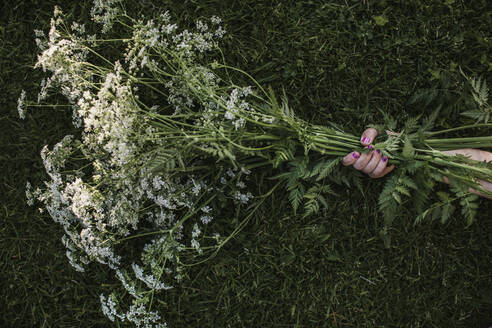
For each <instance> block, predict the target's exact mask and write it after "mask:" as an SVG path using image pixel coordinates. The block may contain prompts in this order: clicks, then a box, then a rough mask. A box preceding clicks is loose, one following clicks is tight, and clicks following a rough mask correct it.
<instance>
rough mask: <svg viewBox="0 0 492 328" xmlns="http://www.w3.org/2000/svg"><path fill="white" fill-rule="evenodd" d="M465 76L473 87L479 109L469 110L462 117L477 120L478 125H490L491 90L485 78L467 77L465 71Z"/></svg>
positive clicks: (473, 94) (474, 97)
mask: <svg viewBox="0 0 492 328" xmlns="http://www.w3.org/2000/svg"><path fill="white" fill-rule="evenodd" d="M461 73H462V74H463V76H464V77H465V78H466V79H467V80H468V82H469V83H470V85H471V87H472V96H473V100H474V101H475V103H476V105H477V107H478V109H475V110H468V111H464V112H462V113H461V115H463V116H466V117H470V118H472V119H474V120H476V123H479V122H480V121H483V122H484V123H488V121H489V118H490V114H491V113H492V105H489V103H488V99H489V88H488V87H487V83H486V82H485V79H484V78H483V77H479V78H473V77H468V76H466V75H465V74H464V73H463V71H462V72H461Z"/></svg>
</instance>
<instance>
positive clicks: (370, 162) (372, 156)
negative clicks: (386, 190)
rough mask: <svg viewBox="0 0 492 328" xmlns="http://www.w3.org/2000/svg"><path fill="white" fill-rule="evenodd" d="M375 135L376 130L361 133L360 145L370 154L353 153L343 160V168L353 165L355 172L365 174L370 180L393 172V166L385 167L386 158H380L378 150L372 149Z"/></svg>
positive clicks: (376, 133) (371, 129)
mask: <svg viewBox="0 0 492 328" xmlns="http://www.w3.org/2000/svg"><path fill="white" fill-rule="evenodd" d="M377 135H378V131H377V130H376V129H373V128H369V129H366V130H365V131H364V132H363V133H362V136H361V138H360V143H361V144H362V145H364V146H368V148H369V149H372V150H371V152H370V153H369V154H359V153H358V152H356V151H353V152H351V153H349V154H348V155H347V156H345V157H344V158H343V160H342V164H343V165H345V166H348V165H353V166H354V168H355V169H356V170H359V171H362V172H364V173H366V174H367V175H369V177H371V178H381V177H384V176H385V175H386V174H388V173H390V172H391V171H393V169H394V168H395V166H394V165H391V166H390V167H386V166H387V165H388V158H387V157H386V156H382V157H381V152H380V151H379V149H374V146H372V145H371V142H373V141H374V139H376V137H377Z"/></svg>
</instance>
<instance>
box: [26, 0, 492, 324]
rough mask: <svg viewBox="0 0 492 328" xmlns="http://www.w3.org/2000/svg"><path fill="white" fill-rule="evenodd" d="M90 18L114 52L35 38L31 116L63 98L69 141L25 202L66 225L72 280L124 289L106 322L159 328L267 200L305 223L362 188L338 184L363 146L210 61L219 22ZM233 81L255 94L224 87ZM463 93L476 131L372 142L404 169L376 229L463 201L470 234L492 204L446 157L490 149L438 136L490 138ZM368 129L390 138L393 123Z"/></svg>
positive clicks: (107, 309)
mask: <svg viewBox="0 0 492 328" xmlns="http://www.w3.org/2000/svg"><path fill="white" fill-rule="evenodd" d="M92 16H93V18H94V20H95V21H96V22H98V23H102V24H103V28H102V35H104V33H106V32H108V31H110V30H111V29H112V28H115V27H113V25H117V27H118V33H119V34H118V35H119V38H102V36H101V35H88V34H87V33H86V32H85V26H84V25H82V24H79V23H76V22H73V23H71V25H70V27H69V26H68V25H67V22H66V21H65V20H64V15H63V13H62V12H61V11H60V10H59V9H58V8H55V12H54V17H53V19H52V22H51V29H50V31H49V33H48V34H47V35H45V34H44V33H43V32H42V31H35V32H36V37H37V38H36V42H37V44H38V46H39V48H40V55H39V57H38V61H37V63H36V67H38V68H42V69H43V71H45V72H51V75H50V76H49V77H48V78H47V79H46V80H43V81H42V83H41V91H40V93H39V95H38V101H37V103H38V104H39V103H41V102H43V101H45V100H46V99H48V97H49V94H50V92H53V91H54V92H61V94H62V95H63V96H64V97H66V99H67V100H68V102H69V107H71V109H72V110H73V123H74V125H75V127H77V128H79V129H78V130H77V131H78V132H77V136H75V135H68V136H65V137H64V138H63V139H62V140H61V141H60V142H59V143H57V144H56V145H55V146H54V147H53V148H52V149H49V148H48V146H45V147H44V148H43V149H42V151H41V157H42V159H43V162H44V166H45V168H46V172H47V173H48V175H49V178H50V179H49V180H48V181H46V182H45V186H44V188H33V187H32V186H31V185H30V184H29V183H28V184H27V192H26V193H27V198H28V203H29V204H30V205H32V204H34V202H35V201H37V202H40V203H42V204H43V207H42V209H41V210H46V211H47V212H48V213H49V214H50V216H51V217H52V218H53V220H54V221H55V222H58V223H59V224H61V225H62V226H63V228H64V231H65V234H64V236H63V238H62V242H63V243H64V245H65V246H66V248H67V252H66V254H67V257H68V259H69V261H70V263H71V264H72V265H73V266H74V267H75V269H76V270H78V271H84V270H85V269H84V268H85V267H86V265H88V264H89V263H90V262H92V261H97V262H100V263H103V264H105V265H107V266H108V267H109V268H110V269H111V270H113V271H114V273H115V276H116V277H117V279H119V280H120V281H121V285H122V291H119V292H117V291H115V292H114V293H112V294H110V295H103V294H102V295H101V296H100V300H101V304H102V310H103V312H104V314H105V315H106V316H107V317H108V318H109V319H110V320H112V321H115V320H118V321H121V322H125V321H126V322H131V323H133V324H135V325H136V326H137V327H164V326H165V323H164V321H163V320H162V319H161V316H160V314H159V313H157V311H155V310H153V309H152V305H153V302H154V297H155V295H157V294H158V293H160V292H163V291H164V290H167V289H169V288H172V286H173V285H174V284H175V283H179V281H180V280H181V279H182V278H183V274H182V273H183V268H184V267H185V266H186V265H189V264H190V263H194V262H197V261H202V259H206V258H208V257H211V256H213V255H214V254H216V253H217V252H218V251H219V250H220V248H221V247H223V245H224V244H225V243H227V241H228V240H230V239H231V238H233V237H234V236H235V235H236V234H237V233H238V232H239V231H240V230H241V228H242V227H243V226H244V225H245V224H246V223H247V222H248V220H249V219H250V218H251V217H252V216H253V215H254V213H255V211H256V209H258V207H259V206H261V204H262V203H263V202H264V200H265V199H267V198H268V197H269V196H270V195H271V194H272V193H273V192H274V191H275V190H277V189H280V188H285V189H286V191H287V193H288V197H289V199H290V201H291V203H292V206H293V211H294V212H297V211H298V209H299V206H301V205H302V206H303V215H305V216H307V215H311V214H313V213H316V212H318V211H319V210H320V209H321V208H322V207H323V206H327V200H326V195H333V196H336V193H335V192H334V191H333V189H332V188H331V187H330V183H335V184H344V185H346V186H352V185H355V186H357V187H358V188H360V189H362V184H361V179H360V174H358V173H357V172H355V171H354V172H351V173H349V174H347V173H346V172H345V173H344V172H343V171H342V170H343V168H341V167H340V165H339V162H340V160H341V158H342V157H343V156H345V155H346V154H347V153H349V152H351V151H353V150H359V151H363V148H362V146H361V144H360V141H359V137H358V136H354V135H352V134H350V133H347V132H345V131H343V129H342V128H341V127H340V126H338V125H337V124H336V123H328V124H327V125H326V126H324V125H315V124H310V123H308V122H306V121H304V120H302V119H300V118H299V117H296V115H295V113H294V111H293V109H292V108H290V107H289V104H288V99H287V97H286V96H285V93H284V94H283V95H282V97H280V99H279V98H278V97H277V96H276V95H275V94H274V92H273V91H272V90H271V89H265V88H264V87H262V86H261V85H260V84H259V83H257V82H256V81H255V80H254V78H253V77H251V76H250V75H249V74H248V73H247V72H243V71H241V70H239V69H237V68H234V67H230V66H227V65H226V64H225V63H220V62H218V61H216V60H210V58H212V56H210V54H211V53H215V54H220V48H219V47H218V44H217V42H218V40H220V39H221V38H222V36H223V35H224V34H225V31H224V30H223V28H222V27H221V25H220V23H221V20H220V19H219V18H218V17H211V18H210V20H209V21H206V22H205V21H197V22H196V28H195V30H193V31H190V30H180V29H179V27H178V26H177V25H176V24H174V23H172V21H171V16H170V14H169V13H168V12H164V13H162V14H160V15H159V16H158V17H156V18H153V19H150V20H142V19H135V18H132V17H130V16H128V15H127V14H126V13H125V11H124V9H123V7H122V5H121V3H120V2H119V1H117V0H111V1H106V2H104V3H103V2H101V1H98V0H96V1H95V3H94V8H93V10H92ZM109 45H111V46H114V47H120V48H117V49H121V53H122V55H121V56H120V57H119V58H107V57H105V56H103V55H102V53H101V52H99V51H98V49H100V48H102V47H107V46H109ZM231 72H235V73H238V74H243V75H244V76H245V77H246V78H247V79H249V80H250V81H251V86H238V85H236V84H234V82H233V81H232V80H231V78H230V73H231ZM472 82H473V83H472V86H473V87H474V91H475V94H474V96H475V97H476V100H477V103H478V104H479V109H478V110H477V111H475V112H471V113H470V112H469V113H466V114H467V115H471V116H472V117H474V118H476V119H479V120H483V121H484V123H481V124H475V125H470V126H461V127H457V128H454V129H448V130H443V131H431V129H432V128H433V123H434V120H435V118H436V116H437V114H438V110H436V111H435V112H434V113H433V114H432V115H430V116H429V117H427V118H425V119H424V120H423V122H422V123H421V124H419V118H420V117H417V118H414V119H411V120H409V121H407V122H406V124H405V126H404V127H403V129H402V130H401V131H400V132H399V133H393V132H391V131H388V133H387V135H386V138H385V140H378V141H377V142H376V143H375V147H376V148H378V149H380V150H381V152H382V153H383V154H384V155H385V156H387V157H388V158H390V159H391V160H392V161H393V162H395V163H398V165H399V170H398V173H397V172H395V173H394V174H393V175H392V176H391V177H390V178H389V179H388V180H387V181H386V185H385V187H384V189H383V190H382V192H381V194H380V197H379V209H380V210H381V211H382V212H383V214H384V218H385V221H386V224H390V223H391V221H392V220H393V218H394V217H395V215H396V212H397V210H398V206H399V205H400V204H402V203H403V200H402V196H407V197H410V196H411V197H413V198H412V201H413V203H414V204H415V206H416V208H417V209H418V210H419V211H420V215H419V216H418V217H417V219H418V220H420V219H423V218H425V216H426V215H432V216H436V217H441V218H442V220H443V221H445V220H447V219H448V218H449V217H450V215H451V214H452V213H453V211H454V209H455V206H453V205H452V202H453V201H454V200H456V199H459V201H460V204H461V206H462V214H463V215H464V216H465V218H466V219H467V221H468V223H469V224H470V223H471V222H472V221H473V218H474V215H475V212H476V209H477V204H476V199H477V198H478V197H477V196H476V195H473V194H471V193H469V192H468V188H469V187H473V188H474V189H476V190H479V191H481V192H483V193H484V194H488V195H490V194H491V193H490V192H488V191H487V190H484V189H483V188H482V187H481V185H480V184H479V183H478V182H477V181H478V179H485V180H492V165H491V164H489V163H481V162H477V161H472V160H470V159H468V158H466V157H464V156H460V155H458V156H450V155H447V154H445V153H443V152H442V150H448V149H454V148H463V147H468V148H478V147H490V146H492V136H486V137H471V138H455V139H438V138H436V137H435V136H436V135H438V134H442V133H445V132H450V131H456V130H460V129H467V128H472V127H478V126H481V127H484V126H488V127H490V126H492V124H489V123H488V119H489V113H490V106H489V105H488V104H487V96H488V95H487V88H486V85H485V82H484V81H481V80H472ZM35 106H41V105H36V104H34V103H28V102H26V100H25V93H22V95H21V97H20V99H19V106H18V110H19V114H20V116H21V118H24V116H25V108H26V107H35ZM374 127H375V128H377V129H378V130H379V131H381V132H382V131H384V130H386V129H389V130H395V129H396V121H395V120H391V119H390V118H388V120H387V124H386V125H380V126H374ZM259 174H261V175H263V176H265V175H266V176H267V177H268V178H269V179H270V180H271V181H272V183H271V188H270V189H269V190H268V191H267V192H265V193H264V194H257V193H256V192H254V191H253V190H254V189H253V188H252V187H253V186H252V181H253V180H254V178H255V176H257V175H259ZM442 175H446V176H448V177H449V179H450V182H451V190H452V191H453V192H454V194H455V196H454V197H451V196H450V195H449V194H448V193H444V192H441V193H439V197H440V201H439V202H438V203H435V204H433V205H432V206H431V207H430V208H428V209H425V204H426V200H427V199H428V198H429V194H430V192H431V191H432V189H433V186H434V185H435V183H436V182H439V181H442ZM412 190H413V196H412V193H411V191H412ZM231 209H233V211H232V213H231ZM224 215H226V216H232V217H234V218H235V219H234V220H232V221H234V222H231V226H229V227H224V226H217V225H214V218H216V217H221V216H224ZM238 218H241V220H240V222H239V219H238ZM211 228H212V229H215V230H216V231H215V232H211V231H210V230H211Z"/></svg>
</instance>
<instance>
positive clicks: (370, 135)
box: [360, 128, 378, 146]
mask: <svg viewBox="0 0 492 328" xmlns="http://www.w3.org/2000/svg"><path fill="white" fill-rule="evenodd" d="M377 136H378V130H376V129H375V128H368V129H366V130H364V132H362V136H361V137H360V143H361V144H363V145H364V146H367V145H370V144H371V142H373V141H374V139H376V137H377Z"/></svg>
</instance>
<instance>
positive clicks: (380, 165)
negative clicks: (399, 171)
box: [369, 156, 395, 179]
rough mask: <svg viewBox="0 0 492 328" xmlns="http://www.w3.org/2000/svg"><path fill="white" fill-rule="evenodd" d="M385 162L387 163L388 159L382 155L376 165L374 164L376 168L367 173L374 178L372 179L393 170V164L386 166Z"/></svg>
mask: <svg viewBox="0 0 492 328" xmlns="http://www.w3.org/2000/svg"><path fill="white" fill-rule="evenodd" d="M385 159H386V160H385ZM387 164H388V160H387V158H386V157H385V156H384V157H383V159H382V160H381V161H380V162H379V163H378V166H376V168H375V169H374V171H372V172H371V173H369V176H370V177H371V178H374V179H377V178H382V177H384V176H385V175H386V174H388V173H390V172H391V171H393V169H394V168H395V165H391V166H390V167H386V165H387Z"/></svg>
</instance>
